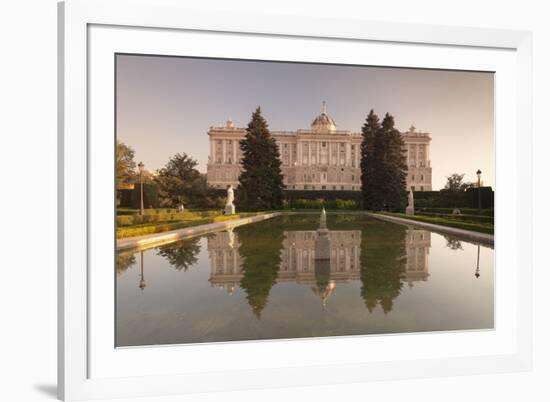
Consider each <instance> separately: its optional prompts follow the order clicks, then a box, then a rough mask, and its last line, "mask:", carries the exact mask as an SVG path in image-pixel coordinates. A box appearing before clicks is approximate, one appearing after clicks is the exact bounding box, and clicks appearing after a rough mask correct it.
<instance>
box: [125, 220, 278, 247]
mask: <svg viewBox="0 0 550 402" xmlns="http://www.w3.org/2000/svg"><path fill="white" fill-rule="evenodd" d="M281 214H282V212H273V213H270V214H262V215H256V216H249V217H246V218H239V219H231V220H229V221H223V222H214V223H208V224H206V225H199V226H192V227H189V228H183V229H177V230H170V231H169V232H162V233H153V234H149V235H143V236H136V237H129V238H126V239H120V240H117V242H116V248H117V251H118V252H120V251H130V250H139V249H144V248H149V247H154V246H159V245H161V244H166V243H172V242H174V241H177V240H181V239H186V238H189V237H194V236H199V235H203V234H205V233H210V232H218V231H221V230H227V229H232V228H235V227H237V226H242V225H246V224H249V223H254V222H260V221H265V220H266V219H271V218H274V217H276V216H279V215H281Z"/></svg>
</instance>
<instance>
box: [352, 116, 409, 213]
mask: <svg viewBox="0 0 550 402" xmlns="http://www.w3.org/2000/svg"><path fill="white" fill-rule="evenodd" d="M361 133H362V136H363V141H362V143H361V183H362V188H361V191H362V194H363V200H364V207H365V208H366V209H371V210H375V211H379V210H382V209H389V210H401V209H403V208H404V206H405V205H406V199H407V194H406V184H407V164H406V156H405V154H404V151H403V145H404V143H403V139H402V138H401V133H400V132H399V131H398V130H397V129H396V128H395V122H394V118H393V116H391V115H390V114H389V113H386V115H385V116H384V120H383V121H382V124H380V121H379V119H378V116H377V115H376V114H375V113H374V111H373V110H371V111H370V113H369V115H368V116H367V120H366V122H365V124H364V125H363V127H362V129H361Z"/></svg>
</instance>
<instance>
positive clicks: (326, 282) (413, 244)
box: [207, 227, 431, 317]
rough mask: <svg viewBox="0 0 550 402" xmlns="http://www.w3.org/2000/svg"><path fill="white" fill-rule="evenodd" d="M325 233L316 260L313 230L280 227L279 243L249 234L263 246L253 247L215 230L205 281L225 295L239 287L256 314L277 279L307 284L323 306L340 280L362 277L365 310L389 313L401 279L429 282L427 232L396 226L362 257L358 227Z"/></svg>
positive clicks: (316, 237) (237, 236)
mask: <svg viewBox="0 0 550 402" xmlns="http://www.w3.org/2000/svg"><path fill="white" fill-rule="evenodd" d="M398 228H399V227H398ZM263 237H265V236H263ZM327 237H328V240H329V242H328V245H329V250H328V254H329V258H328V259H319V258H316V252H317V253H318V252H319V249H317V250H316V246H318V245H319V240H322V235H320V234H319V231H316V230H292V231H284V232H283V233H282V241H281V243H280V245H278V241H276V240H275V239H269V241H268V242H266V244H257V243H258V242H259V240H258V239H257V238H254V237H253V236H252V237H251V239H249V240H247V241H252V240H253V241H254V242H255V243H256V246H257V247H261V248H256V249H255V248H253V246H251V245H249V246H248V247H247V248H244V247H243V241H242V240H241V235H240V234H239V233H236V232H233V231H229V232H219V233H214V234H212V235H210V236H209V237H208V243H207V244H208V255H209V259H210V277H209V282H210V284H211V286H214V287H218V288H222V289H225V290H226V291H227V292H228V293H229V294H232V293H233V292H234V291H235V289H236V288H238V287H240V288H242V289H243V290H245V292H246V293H247V295H248V297H247V300H248V302H249V304H250V305H251V307H252V308H253V311H254V313H255V314H256V315H257V316H258V317H260V315H261V311H262V310H263V308H264V307H265V305H266V303H267V299H268V295H269V291H270V289H271V287H272V286H273V285H274V284H275V283H283V282H295V283H298V284H301V285H308V286H310V287H311V289H312V291H313V292H314V293H315V294H316V295H318V296H319V298H320V299H321V302H322V305H323V306H326V303H327V300H328V298H329V297H330V296H331V295H332V294H333V293H334V292H335V290H336V288H337V284H338V283H345V282H349V281H352V280H360V281H361V282H362V288H361V296H362V297H363V299H364V301H365V304H366V306H367V308H368V309H369V311H372V310H373V308H374V307H376V306H377V305H378V304H380V305H381V307H382V309H383V311H384V312H389V311H391V309H392V305H393V300H394V299H395V298H396V297H397V296H398V295H399V294H400V291H401V287H402V284H403V281H404V282H406V283H407V284H408V285H409V287H412V286H413V284H414V282H417V281H427V280H428V277H429V269H428V255H429V249H430V245H431V241H430V239H431V233H430V232H429V231H427V230H418V229H406V230H405V229H402V230H397V231H396V232H395V233H394V236H393V238H392V237H389V238H387V240H386V242H385V244H384V245H383V246H382V247H380V243H379V242H377V243H376V244H374V245H373V246H372V247H369V246H368V244H364V245H363V249H364V250H365V253H364V256H363V257H364V258H361V248H362V244H361V242H362V233H361V231H360V230H329V231H328V236H327ZM367 237H368V236H367ZM396 246H397V247H396ZM258 250H262V252H258ZM266 251H268V252H269V253H268V254H266ZM262 256H263V257H262ZM388 257H389V258H388Z"/></svg>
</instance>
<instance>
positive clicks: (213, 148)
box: [210, 139, 239, 164]
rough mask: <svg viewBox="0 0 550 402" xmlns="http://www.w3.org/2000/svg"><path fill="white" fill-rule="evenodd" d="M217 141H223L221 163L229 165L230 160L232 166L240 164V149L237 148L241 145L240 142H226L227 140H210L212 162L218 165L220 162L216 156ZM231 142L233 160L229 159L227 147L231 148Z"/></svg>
mask: <svg viewBox="0 0 550 402" xmlns="http://www.w3.org/2000/svg"><path fill="white" fill-rule="evenodd" d="M217 141H221V142H222V150H221V153H222V155H221V163H224V164H225V163H229V159H231V163H232V164H238V163H239V161H238V156H237V155H238V149H237V146H238V144H239V141H238V140H226V139H222V140H220V139H211V140H210V156H211V159H212V162H213V163H216V162H217V161H218V159H219V158H217V155H216V151H217V147H216V143H217ZM229 141H231V142H232V143H231V147H232V149H231V158H228V157H227V147H228V146H229Z"/></svg>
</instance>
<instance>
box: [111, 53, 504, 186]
mask: <svg viewBox="0 0 550 402" xmlns="http://www.w3.org/2000/svg"><path fill="white" fill-rule="evenodd" d="M116 85H117V102H116V104H117V138H118V139H119V140H121V141H123V142H124V143H126V144H127V145H129V146H131V147H132V148H133V149H134V150H135V151H136V157H135V159H136V162H138V161H143V163H144V164H145V168H146V169H147V170H151V171H153V170H156V169H159V168H161V167H163V166H164V165H165V164H166V162H168V159H169V158H170V157H171V156H172V155H174V154H176V153H178V152H180V153H182V152H186V153H187V154H188V155H190V156H191V157H192V158H194V159H196V160H197V161H198V162H199V166H198V168H199V170H200V171H201V172H205V171H206V162H207V159H208V151H209V147H208V135H207V131H208V128H209V127H210V126H221V125H224V123H225V120H227V119H228V118H231V119H232V120H233V122H234V124H235V125H236V126H238V127H246V125H247V123H248V121H249V120H250V117H251V114H252V112H253V111H254V109H255V108H256V107H257V106H261V108H262V111H263V115H264V117H265V118H266V119H267V122H268V124H269V127H270V129H272V130H274V131H283V130H284V131H294V130H297V129H300V128H309V125H310V124H311V122H312V121H313V119H314V118H315V117H316V116H317V115H318V114H319V112H320V108H321V102H322V101H323V100H325V101H326V102H327V113H328V114H329V115H330V116H331V117H332V118H333V119H334V120H335V121H336V125H337V128H338V129H339V130H351V131H354V132H360V130H361V126H362V125H363V123H364V121H365V118H366V116H367V114H368V112H369V110H370V109H374V111H375V112H376V113H377V114H378V115H379V117H380V118H381V119H382V117H383V116H384V114H385V113H386V112H389V113H390V114H392V115H393V116H394V118H395V122H396V126H397V128H398V129H399V130H401V131H405V130H406V129H408V128H409V126H410V125H411V124H414V126H415V127H416V128H417V129H419V130H422V131H426V132H429V133H431V136H432V142H431V146H430V158H431V163H432V184H433V189H434V190H438V189H440V188H442V187H443V186H444V184H445V177H446V176H448V175H450V174H451V173H465V174H466V176H465V177H464V179H465V180H466V181H475V180H477V179H476V175H475V172H476V170H477V169H481V171H482V172H483V175H482V180H483V182H484V184H485V185H490V186H492V187H493V188H494V182H495V179H494V177H495V173H494V158H495V152H494V75H493V73H489V72H464V71H442V70H422V69H403V68H391V67H383V68H381V67H366V66H342V65H328V64H304V63H283V62H266V61H243V60H223V59H198V58H184V57H162V56H141V55H118V56H117V81H116Z"/></svg>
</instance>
